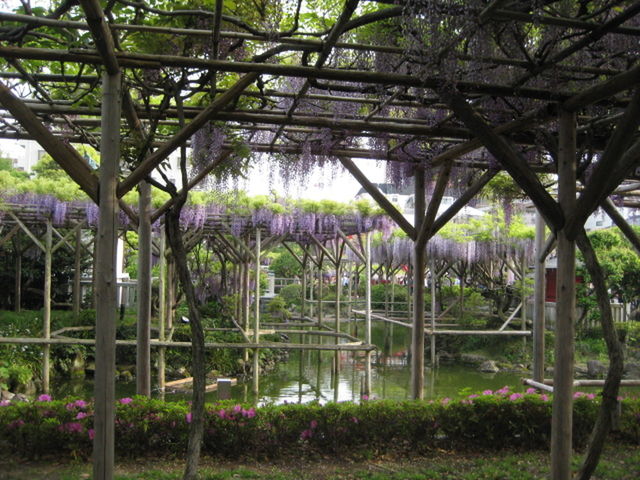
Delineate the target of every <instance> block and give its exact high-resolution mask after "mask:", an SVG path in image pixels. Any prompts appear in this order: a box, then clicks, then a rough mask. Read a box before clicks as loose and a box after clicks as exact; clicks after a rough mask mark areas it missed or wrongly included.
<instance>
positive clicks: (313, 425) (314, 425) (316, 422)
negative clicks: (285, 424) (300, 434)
mask: <svg viewBox="0 0 640 480" xmlns="http://www.w3.org/2000/svg"><path fill="white" fill-rule="evenodd" d="M309 426H310V427H311V428H317V427H318V421H317V420H311V422H309Z"/></svg>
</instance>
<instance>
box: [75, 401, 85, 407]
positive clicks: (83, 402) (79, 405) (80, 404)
mask: <svg viewBox="0 0 640 480" xmlns="http://www.w3.org/2000/svg"><path fill="white" fill-rule="evenodd" d="M73 404H74V405H75V406H76V407H78V408H85V407H86V406H87V405H88V403H87V402H85V401H84V400H76V401H75V402H73Z"/></svg>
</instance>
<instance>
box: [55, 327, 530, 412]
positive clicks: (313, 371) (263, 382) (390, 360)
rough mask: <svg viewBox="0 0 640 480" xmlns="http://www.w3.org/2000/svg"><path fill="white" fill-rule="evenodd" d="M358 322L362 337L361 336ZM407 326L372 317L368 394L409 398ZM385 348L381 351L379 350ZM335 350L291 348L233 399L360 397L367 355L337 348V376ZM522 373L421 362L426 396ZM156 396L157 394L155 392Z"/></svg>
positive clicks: (60, 391) (67, 391) (119, 386)
mask: <svg viewBox="0 0 640 480" xmlns="http://www.w3.org/2000/svg"><path fill="white" fill-rule="evenodd" d="M362 327H363V325H362V324H361V323H360V324H358V325H357V328H359V329H360V331H359V332H357V333H359V334H360V335H359V336H360V338H361V337H362V334H363V332H362ZM355 328H356V325H345V329H349V330H350V333H352V334H353V333H356V331H355V330H354V329H355ZM410 335H411V331H410V329H408V328H405V327H401V326H392V325H389V324H386V325H380V324H379V323H378V322H374V325H373V328H372V340H373V343H374V344H376V345H378V347H379V349H380V356H379V357H376V356H375V355H374V364H373V368H372V397H373V398H378V399H396V400H401V399H408V398H410V391H411V377H410V370H411V368H410V365H409V357H408V355H407V351H408V347H409V345H410V342H411V339H410ZM290 340H291V342H295V343H298V342H302V341H303V340H301V339H300V338H299V337H298V336H293V335H292V336H291V338H290ZM306 341H307V342H310V343H333V342H334V339H333V338H330V337H318V336H313V337H310V336H307V340H306ZM383 353H384V354H383ZM334 357H335V353H334V352H331V351H291V352H290V354H289V359H288V361H286V362H281V363H280V364H279V365H278V367H277V369H276V370H275V371H273V372H269V373H267V374H264V375H262V376H261V377H260V394H259V396H258V398H257V399H256V398H254V396H253V394H252V384H251V379H249V380H248V381H247V382H246V383H239V384H238V385H236V386H234V387H232V396H233V398H234V399H235V400H237V401H246V402H255V403H257V404H267V403H275V404H279V403H285V402H288V403H299V402H302V403H306V402H310V401H319V402H320V403H326V402H329V401H340V402H342V401H359V400H360V396H361V385H362V384H363V382H364V373H365V363H364V362H365V357H364V354H362V353H354V352H341V353H339V355H338V361H339V364H340V371H339V374H338V378H337V382H336V379H334V377H333V374H332V370H333V368H332V365H333V362H334ZM520 378H521V374H516V373H505V372H500V373H496V374H485V373H480V372H479V371H477V370H476V369H475V368H473V367H465V366H449V365H443V366H440V367H438V368H437V369H431V368H430V367H429V366H426V367H425V397H426V398H441V397H456V396H458V395H460V394H461V392H462V393H464V394H468V393H472V392H481V391H483V390H487V389H489V390H495V389H498V388H501V387H503V386H505V385H508V386H509V387H511V388H512V389H513V390H516V391H523V386H522V385H521V383H520ZM53 393H54V395H55V396H56V397H63V396H66V395H76V396H85V397H91V396H92V393H93V385H92V381H91V380H85V381H80V382H69V381H67V382H65V383H63V384H60V385H57V386H54V392H53ZM134 393H135V382H127V383H123V382H117V383H116V395H117V396H118V397H126V396H131V395H133V394H134ZM154 396H160V393H159V392H154ZM189 396H190V395H189V394H185V393H170V392H167V393H166V394H165V399H166V400H179V399H187V398H189ZM207 400H208V401H214V400H217V393H216V392H211V393H208V394H207Z"/></svg>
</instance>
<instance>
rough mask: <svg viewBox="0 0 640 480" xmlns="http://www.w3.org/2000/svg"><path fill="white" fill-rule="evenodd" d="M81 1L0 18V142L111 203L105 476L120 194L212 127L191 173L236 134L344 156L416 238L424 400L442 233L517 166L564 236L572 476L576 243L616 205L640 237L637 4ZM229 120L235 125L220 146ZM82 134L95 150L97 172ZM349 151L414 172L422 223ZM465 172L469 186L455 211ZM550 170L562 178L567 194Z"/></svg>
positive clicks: (251, 144)
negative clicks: (455, 190) (45, 158)
mask: <svg viewBox="0 0 640 480" xmlns="http://www.w3.org/2000/svg"><path fill="white" fill-rule="evenodd" d="M79 3H80V6H77V5H76V2H73V1H61V2H58V3H57V4H56V7H57V8H56V9H55V10H54V11H52V12H49V13H47V14H45V15H35V14H34V12H32V11H31V10H30V9H28V8H27V9H26V11H25V10H23V11H22V12H21V13H20V14H16V13H1V14H0V21H2V29H1V30H0V40H2V43H1V44H0V56H2V58H4V59H5V63H4V66H3V68H2V71H1V72H0V79H1V80H0V104H1V105H2V106H3V114H2V118H1V119H2V125H1V126H0V137H2V138H30V139H33V140H36V141H37V142H39V143H40V145H41V146H42V147H43V148H44V149H45V150H46V151H47V152H48V153H49V154H50V155H51V156H52V157H53V158H54V159H55V160H56V161H57V162H58V163H59V164H60V166H61V167H62V168H63V169H64V170H65V171H66V172H67V173H68V174H69V175H70V176H71V177H72V178H73V179H74V180H75V181H76V182H77V183H78V185H80V187H81V188H82V189H83V190H84V191H85V192H87V194H88V195H89V196H90V198H92V199H93V200H94V201H95V202H96V203H97V204H98V205H99V208H100V226H99V231H98V252H99V254H98V259H97V265H96V268H97V271H96V273H97V279H98V292H97V295H98V307H99V308H98V315H97V329H96V335H97V337H96V349H97V352H99V359H98V360H99V361H98V362H97V364H96V437H95V438H96V440H95V442H96V443H95V448H96V452H97V453H96V462H95V470H94V472H95V478H111V476H112V466H113V448H112V443H113V429H112V422H111V419H112V418H113V411H112V410H111V409H112V405H113V351H114V345H115V343H114V339H115V336H114V335H115V332H114V326H115V310H116V309H115V305H114V299H115V295H114V288H115V283H114V273H113V272H114V269H113V264H114V262H113V259H114V248H115V247H114V245H115V238H116V228H115V216H116V211H117V209H118V205H119V203H121V202H119V200H120V199H121V198H122V196H123V195H124V194H126V193H127V192H128V191H130V190H131V189H133V188H135V187H137V186H139V185H140V186H142V188H143V190H144V188H145V187H144V185H145V184H146V183H147V182H145V180H147V181H149V182H151V183H153V182H154V181H157V180H155V179H157V172H158V169H159V168H160V167H161V165H162V163H163V161H165V160H166V159H167V158H168V156H169V155H170V154H172V153H173V152H175V151H181V152H182V155H183V156H185V155H186V153H185V151H186V150H185V149H186V147H187V145H189V142H191V145H192V146H193V147H194V149H195V150H198V151H199V150H200V148H199V146H198V145H196V144H195V143H197V142H196V140H197V141H199V142H202V140H203V138H202V135H203V133H202V132H205V133H206V132H208V133H207V134H206V135H204V136H205V138H204V141H205V143H206V146H205V147H211V146H212V145H213V146H214V147H215V148H214V150H215V151H214V152H209V154H207V155H205V157H204V158H205V160H206V162H205V164H204V165H201V167H200V170H199V172H200V173H199V175H197V176H195V177H194V178H191V179H190V181H189V182H188V185H187V186H186V188H191V187H193V186H195V185H196V184H197V183H198V182H199V181H200V180H201V179H202V178H204V176H206V175H207V174H208V173H209V172H210V171H211V170H213V169H214V168H215V167H216V166H218V165H219V164H225V162H230V161H233V159H234V158H236V157H237V149H236V146H237V144H238V143H240V142H241V143H242V144H243V145H244V146H245V147H246V148H247V149H248V150H249V151H251V152H252V154H253V155H254V157H253V158H255V159H259V158H263V154H268V155H272V156H274V157H277V158H279V159H289V162H290V163H287V164H286V165H285V168H284V170H286V169H287V168H289V169H293V168H294V166H295V165H296V164H300V165H301V166H300V167H299V168H300V169H302V170H304V169H306V168H308V165H310V164H313V163H315V162H324V161H331V162H334V163H336V164H340V165H342V166H343V167H344V168H345V169H346V170H348V171H349V172H350V173H351V174H352V175H353V176H354V177H355V178H356V179H357V180H358V181H359V182H360V183H361V184H362V186H363V187H364V188H365V189H366V190H367V191H368V192H369V193H370V194H371V196H372V197H373V198H374V199H375V200H376V201H377V202H378V203H379V205H380V206H381V207H382V208H383V209H384V210H385V211H386V212H387V213H388V214H389V216H391V217H392V218H393V219H394V220H395V221H396V222H397V224H398V226H399V227H400V228H402V229H403V230H404V231H405V232H406V233H407V235H408V236H409V237H410V238H411V239H412V240H413V242H414V254H413V271H414V289H413V291H414V298H413V301H414V306H413V315H414V317H413V332H414V334H413V345H412V352H413V355H412V372H413V373H412V389H413V396H414V397H415V398H421V397H422V393H423V386H424V385H423V377H424V375H423V374H424V334H423V332H424V328H425V319H424V301H423V297H424V271H425V265H426V260H427V259H426V258H425V245H426V244H427V242H428V240H429V239H430V238H431V237H432V236H433V235H435V234H436V233H437V232H438V230H439V229H440V228H441V227H442V226H443V225H445V224H446V223H447V222H448V221H450V220H451V218H453V216H454V215H455V214H456V212H458V211H459V210H460V209H461V208H462V207H463V206H464V205H466V204H467V203H468V202H469V201H470V200H471V199H472V198H473V197H474V196H475V195H477V194H478V192H480V191H481V190H482V188H483V187H484V186H485V185H486V184H487V183H488V182H489V181H490V180H491V179H492V178H493V177H494V176H495V175H496V174H497V173H498V172H499V171H505V172H507V173H508V174H509V175H510V176H511V177H512V179H513V180H514V181H515V182H516V183H517V184H518V186H519V187H520V188H521V189H522V190H523V191H524V193H525V194H526V195H527V196H528V197H529V198H530V200H531V201H532V202H533V204H534V205H535V206H536V208H537V210H538V212H539V213H540V215H541V219H543V221H544V223H546V225H547V227H548V228H549V229H550V231H551V239H550V240H549V241H548V243H547V245H548V244H550V243H551V242H552V241H554V240H557V252H558V301H557V318H558V322H557V325H556V346H555V358H556V365H555V368H554V387H555V396H554V403H553V426H552V466H553V468H552V470H553V478H554V479H557V480H560V479H568V478H569V476H570V455H569V454H570V451H571V425H572V414H571V412H572V388H573V386H572V382H573V344H574V321H575V318H576V314H575V285H574V277H575V246H576V241H578V242H581V241H582V240H581V239H582V238H583V227H584V223H585V221H586V219H587V217H588V216H589V215H590V214H591V213H592V212H593V211H594V210H595V209H596V208H599V207H602V208H604V209H605V211H607V213H609V214H610V215H611V216H612V218H613V219H614V221H615V222H616V224H617V225H618V226H620V228H621V229H622V230H623V231H624V232H625V233H626V234H627V235H628V237H629V238H630V239H631V240H632V242H634V245H636V246H638V245H640V242H639V241H638V239H637V238H636V237H635V235H634V234H633V232H632V230H631V229H630V228H629V227H628V225H626V224H625V222H624V220H623V219H622V218H621V217H620V215H619V214H617V211H616V209H615V207H614V206H613V204H612V203H611V201H610V200H609V198H608V197H609V196H611V195H619V196H624V197H625V198H627V202H628V204H629V205H636V204H637V201H636V200H634V198H636V197H637V194H638V190H637V189H638V182H637V179H638V177H639V172H638V171H637V166H638V161H639V159H640V141H639V139H638V122H639V121H640V89H638V83H639V82H640V65H639V64H638V62H637V56H638V45H639V43H640V42H638V37H639V36H640V27H639V26H638V22H639V21H640V2H633V1H607V0H602V1H584V2H573V3H572V2H560V1H554V0H545V1H542V2H536V3H534V4H532V2H525V1H521V0H477V1H473V2H457V1H453V0H440V1H422V0H405V1H402V0H400V1H390V0H379V1H367V0H362V1H358V0H346V1H345V2H344V5H343V6H342V7H341V8H334V7H332V6H329V5H328V6H327V11H326V12H315V11H314V10H313V8H311V7H310V6H309V5H307V3H306V2H305V1H302V0H300V1H299V2H284V3H279V2H269V1H262V2H254V3H255V5H254V6H253V7H256V8H253V7H251V8H243V7H242V6H237V7H236V10H235V11H227V8H226V7H225V6H224V4H223V2H222V0H211V1H206V2H198V3H197V7H195V6H194V7H193V8H192V9H187V8H177V7H175V6H174V4H173V3H172V2H167V3H166V6H165V7H164V8H165V9H163V7H162V6H157V7H152V6H150V5H148V4H147V3H146V2H144V1H135V0H113V1H110V2H107V3H105V4H101V3H100V2H98V0H80V2H79ZM194 5H195V4H194ZM308 14H312V15H311V17H313V19H312V20H309V19H308V18H309V16H310V15H308ZM313 14H314V15H313ZM203 128H204V129H208V130H206V131H205V130H202V129H203ZM215 129H223V130H224V132H225V135H226V137H225V139H224V140H223V141H222V142H220V143H216V144H214V143H212V142H213V141H212V137H214V136H215V135H214V133H215ZM198 132H200V134H199V135H201V137H200V138H199V137H198ZM194 135H195V136H194ZM192 137H193V139H192ZM207 142H208V143H207ZM73 143H87V144H90V145H92V146H94V147H96V148H97V149H98V150H99V151H100V154H101V162H100V169H99V172H95V171H93V170H92V169H91V168H90V166H89V165H88V164H87V162H86V161H85V159H84V158H83V157H82V156H81V155H80V154H79V153H78V152H77V150H75V149H74V148H73V146H72V144H73ZM205 150H206V148H205ZM354 158H366V159H372V160H385V161H387V162H388V164H389V166H390V168H392V169H395V171H400V170H401V171H403V172H404V173H405V175H407V174H408V175H411V176H413V183H414V188H415V199H416V203H415V218H414V222H413V225H412V224H411V223H410V222H408V221H407V220H406V219H405V218H404V217H403V216H402V215H401V214H400V213H399V212H398V211H397V210H396V208H395V207H394V206H393V205H392V204H391V203H390V202H389V201H387V200H386V198H385V197H384V195H382V194H381V192H380V191H379V190H378V189H377V188H376V187H375V186H374V185H373V184H372V183H371V182H370V181H369V179H368V178H367V173H366V171H362V170H361V169H359V168H358V167H357V166H356V164H355V163H354V162H353V159H354ZM461 170H462V171H464V172H468V174H467V176H466V177H465V179H466V180H465V182H464V183H463V184H464V185H465V188H464V191H462V192H461V194H460V195H459V197H458V199H457V200H456V201H455V202H454V204H453V205H452V206H451V207H450V208H448V209H447V210H446V211H445V213H443V214H441V215H439V216H438V215H437V212H438V207H439V205H440V202H441V200H442V197H443V195H444V193H445V190H446V189H447V187H448V185H449V184H450V182H451V180H452V179H453V178H454V177H456V176H458V175H459V172H460V171H461ZM541 173H547V174H552V175H554V176H556V177H555V178H557V189H556V186H553V187H549V185H546V184H545V183H543V182H542V181H541V180H540V177H539V174H541ZM578 191H579V196H578V195H577V193H578ZM427 192H429V195H427V194H426V193H427ZM556 193H557V194H556ZM141 198H143V199H144V198H146V195H141ZM143 202H144V200H143ZM121 207H122V205H121ZM140 212H142V213H141V215H140V216H139V218H138V217H137V216H135V215H134V214H133V212H128V213H130V214H131V215H133V216H134V217H135V218H134V219H135V222H136V223H139V225H140V231H141V235H144V232H145V231H148V230H149V227H148V226H149V218H150V217H151V216H153V215H154V213H151V212H150V208H149V207H148V204H144V203H143V204H141V207H140ZM160 213H161V212H160ZM156 214H157V212H156ZM542 225H543V224H542V222H541V223H540V229H542ZM541 231H542V230H541ZM542 237H543V236H542V235H539V238H540V242H539V243H538V247H539V253H540V255H542V253H543V252H546V251H548V248H545V244H544V242H543V241H542ZM142 243H144V241H143V242H142ZM540 255H539V256H540ZM537 298H538V300H539V297H537ZM536 304H539V303H538V302H536ZM539 310H540V309H538V313H537V314H536V317H537V318H538V319H539V318H540V316H539V315H540V313H539ZM539 325H540V320H538V329H537V333H536V335H535V340H534V345H535V347H534V348H536V349H537V351H538V352H539V351H541V350H540V349H541V348H542V341H543V332H542V329H541V328H539Z"/></svg>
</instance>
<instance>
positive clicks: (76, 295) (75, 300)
mask: <svg viewBox="0 0 640 480" xmlns="http://www.w3.org/2000/svg"><path fill="white" fill-rule="evenodd" d="M81 265H82V228H78V229H77V230H76V244H75V252H74V258H73V297H72V300H71V308H72V310H73V316H74V317H76V318H78V315H80V305H81V303H82V298H81V295H82V292H81V288H82V287H81V285H80V280H81V279H82V272H81Z"/></svg>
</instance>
